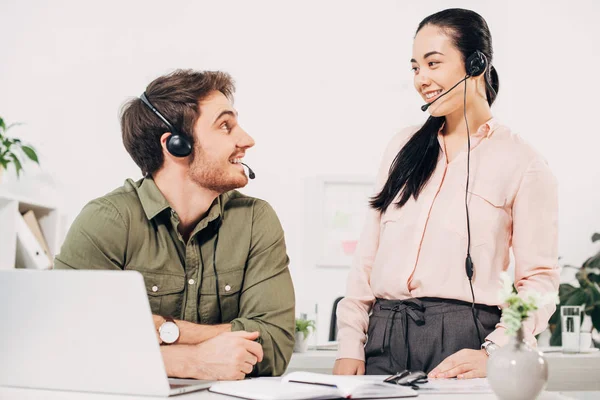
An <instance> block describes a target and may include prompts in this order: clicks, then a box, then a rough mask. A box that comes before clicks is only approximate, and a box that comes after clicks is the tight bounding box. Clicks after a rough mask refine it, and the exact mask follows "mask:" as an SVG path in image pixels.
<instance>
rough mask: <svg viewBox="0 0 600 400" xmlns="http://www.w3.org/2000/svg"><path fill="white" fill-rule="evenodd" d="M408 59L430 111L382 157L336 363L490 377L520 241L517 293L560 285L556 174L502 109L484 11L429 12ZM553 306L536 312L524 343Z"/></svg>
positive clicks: (345, 369)
mask: <svg viewBox="0 0 600 400" xmlns="http://www.w3.org/2000/svg"><path fill="white" fill-rule="evenodd" d="M410 61H411V65H412V71H413V73H414V87H415V89H416V90H417V92H418V93H419V94H420V95H421V97H422V98H423V100H424V101H425V102H426V105H425V106H423V107H422V109H423V111H425V110H429V112H430V114H431V116H430V117H429V118H428V119H427V121H426V122H425V124H424V125H423V126H421V127H416V128H412V127H411V128H407V129H404V130H402V131H401V132H400V133H399V134H398V135H396V136H395V137H394V138H393V139H392V141H391V142H390V144H389V145H388V148H387V150H386V152H385V154H384V157H383V160H382V163H381V167H380V170H379V174H378V180H377V191H376V194H375V196H373V197H372V199H371V204H370V205H371V209H370V210H369V217H368V219H367V223H366V226H365V227H364V231H363V234H362V236H361V242H360V243H359V245H358V250H357V254H356V258H355V262H354V265H353V268H352V270H351V272H350V275H349V277H348V289H347V293H346V296H345V298H344V299H343V300H342V301H341V302H340V303H339V305H338V309H337V319H338V327H339V333H338V341H339V344H340V347H339V353H338V360H337V361H336V364H335V367H334V373H337V374H362V373H365V372H366V373H367V374H393V373H395V372H397V371H403V370H406V369H409V370H423V371H425V372H428V373H429V376H430V377H434V378H436V377H438V378H449V377H459V378H474V377H484V376H486V362H487V357H488V355H489V353H490V352H491V351H493V349H495V348H497V347H498V346H502V345H504V344H505V343H506V341H507V338H506V335H505V334H504V333H505V332H504V331H505V328H504V327H503V326H502V324H501V323H499V321H500V309H499V307H498V306H499V305H500V303H501V302H500V299H499V298H498V296H497V293H498V292H499V289H500V288H501V285H502V284H501V279H500V276H501V273H502V272H503V271H505V270H506V269H507V268H508V265H509V251H510V247H511V245H512V249H513V252H514V256H515V286H516V287H517V289H518V290H519V291H520V292H529V291H536V292H541V293H546V292H552V291H556V289H557V287H558V272H557V262H558V257H557V217H558V215H557V214H558V206H557V185H556V180H555V178H554V175H553V174H552V172H551V171H550V170H549V168H548V166H547V165H546V163H545V161H544V159H543V158H542V157H541V156H540V155H539V154H538V153H537V152H536V151H535V150H534V149H532V148H531V147H530V146H529V145H528V144H526V143H525V142H524V141H523V140H522V139H521V138H520V137H519V136H517V135H515V134H514V133H512V132H511V131H510V129H509V128H508V127H507V126H505V125H503V124H502V123H501V122H500V121H498V120H497V119H495V118H494V117H493V116H492V112H491V106H492V104H493V103H494V101H495V100H496V96H497V94H498V90H499V80H498V74H497V72H496V70H495V68H494V67H493V65H492V62H493V49H492V38H491V34H490V32H489V29H488V26H487V23H486V22H485V20H484V19H483V18H482V17H481V16H480V15H479V14H477V13H475V12H473V11H470V10H463V9H448V10H444V11H441V12H438V13H436V14H433V15H431V16H429V17H427V18H425V19H424V20H423V21H422V22H421V23H420V24H419V27H418V29H417V33H416V36H415V38H414V42H413V55H412V58H411V60H410ZM457 88H458V89H459V90H454V89H457ZM471 158H472V160H471ZM507 160H509V161H507ZM471 239H473V240H471ZM398 249H401V250H400V251H398ZM553 311H554V305H548V306H547V307H546V308H542V309H540V310H538V311H537V312H536V315H535V316H534V317H532V318H530V320H529V321H528V322H527V323H526V324H525V325H526V329H525V330H526V336H527V337H526V338H527V339H529V340H530V341H535V338H534V335H535V334H537V333H539V332H540V331H542V330H543V329H545V327H546V325H547V322H548V318H549V317H550V315H552V312H553Z"/></svg>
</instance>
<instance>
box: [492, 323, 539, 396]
mask: <svg viewBox="0 0 600 400" xmlns="http://www.w3.org/2000/svg"><path fill="white" fill-rule="evenodd" d="M522 329H523V328H521V329H519V331H518V332H517V336H516V337H512V338H511V340H510V342H509V343H508V344H507V345H505V346H504V347H502V348H500V349H498V350H496V351H495V352H493V353H492V354H491V355H490V358H489V359H488V361H487V379H488V382H489V383H490V386H491V388H492V390H493V391H494V393H495V394H496V396H498V398H499V399H502V400H531V399H535V398H536V397H537V396H538V395H539V394H540V392H541V391H542V390H543V389H544V387H546V383H547V382H548V363H547V362H546V359H545V358H544V355H543V353H542V352H540V351H538V350H536V349H533V348H531V347H530V346H529V345H527V344H526V343H525V342H524V341H523V331H522Z"/></svg>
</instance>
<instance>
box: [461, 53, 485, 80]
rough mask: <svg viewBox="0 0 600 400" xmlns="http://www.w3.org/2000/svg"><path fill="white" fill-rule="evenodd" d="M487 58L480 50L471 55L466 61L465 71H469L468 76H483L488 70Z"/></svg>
mask: <svg viewBox="0 0 600 400" xmlns="http://www.w3.org/2000/svg"><path fill="white" fill-rule="evenodd" d="M487 64H488V63H487V57H486V56H485V54H483V53H482V52H481V51H479V50H475V52H474V53H473V54H471V55H470V56H469V57H468V58H467V60H466V61H465V69H466V70H467V75H469V77H471V76H479V75H481V74H483V72H484V71H485V69H486V68H487Z"/></svg>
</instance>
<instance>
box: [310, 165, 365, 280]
mask: <svg viewBox="0 0 600 400" xmlns="http://www.w3.org/2000/svg"><path fill="white" fill-rule="evenodd" d="M374 182H375V179H374V178H369V177H352V176H328V177H319V178H317V188H316V193H315V196H314V202H315V204H316V211H317V212H316V213H315V214H314V216H315V219H316V221H314V227H315V230H314V231H313V233H314V239H315V249H316V256H317V261H316V264H317V266H318V267H334V268H336V267H338V268H343V267H350V266H351V265H352V260H353V258H354V255H355V253H356V248H357V244H358V239H359V237H360V234H361V231H362V228H363V225H364V222H365V217H366V215H367V210H368V207H369V198H370V197H371V196H372V195H373V190H374V186H375V185H374Z"/></svg>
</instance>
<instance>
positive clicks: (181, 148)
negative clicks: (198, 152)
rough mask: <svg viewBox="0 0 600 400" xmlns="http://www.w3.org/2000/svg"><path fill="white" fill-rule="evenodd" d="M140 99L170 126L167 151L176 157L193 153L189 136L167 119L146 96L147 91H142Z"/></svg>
mask: <svg viewBox="0 0 600 400" xmlns="http://www.w3.org/2000/svg"><path fill="white" fill-rule="evenodd" d="M140 100H142V103H144V104H145V105H146V106H147V107H148V108H149V109H150V110H151V111H152V112H153V113H154V114H156V116H157V117H158V118H160V120H161V121H162V122H164V124H165V125H166V126H167V128H169V131H170V132H171V135H170V136H169V138H168V139H167V151H168V152H169V153H171V154H172V155H174V156H175V157H187V156H189V155H190V154H192V144H191V143H190V141H189V140H188V138H187V137H186V136H185V135H184V134H181V133H180V132H179V131H178V130H177V129H175V127H174V126H173V124H172V123H171V122H170V121H169V120H168V119H166V118H165V117H164V116H163V115H162V114H161V113H160V112H159V111H158V110H157V109H156V107H154V106H153V105H152V103H150V100H148V97H147V96H146V92H144V93H142V95H141V96H140Z"/></svg>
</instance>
